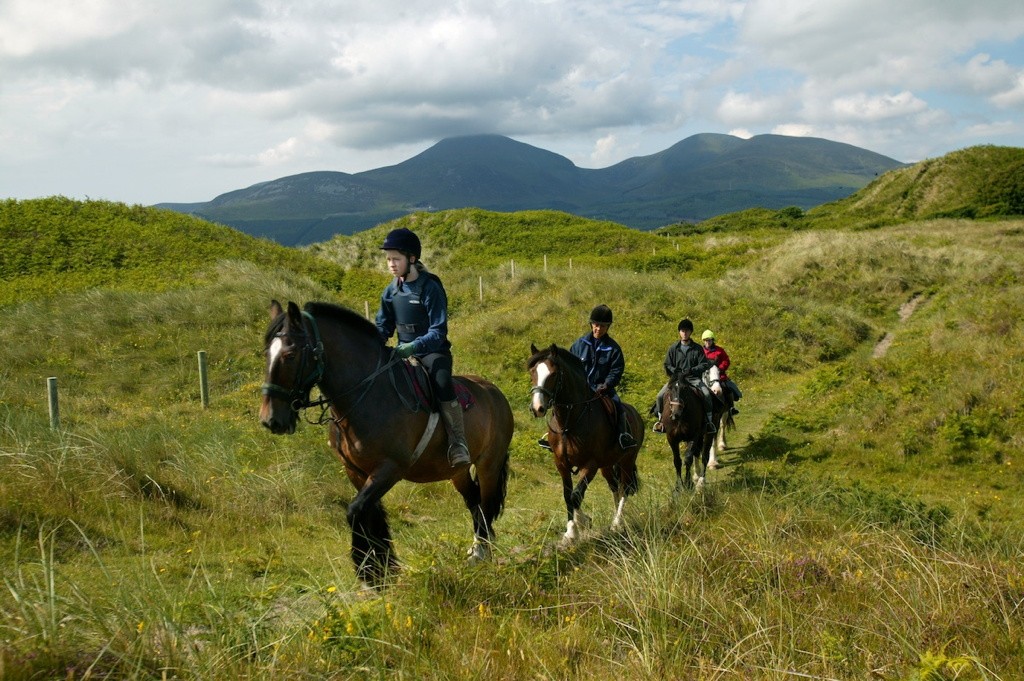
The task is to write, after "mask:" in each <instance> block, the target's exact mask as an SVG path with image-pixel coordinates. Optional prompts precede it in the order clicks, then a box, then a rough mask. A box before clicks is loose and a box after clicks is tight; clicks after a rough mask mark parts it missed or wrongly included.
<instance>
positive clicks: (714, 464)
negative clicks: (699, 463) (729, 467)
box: [707, 461, 718, 471]
mask: <svg viewBox="0 0 1024 681" xmlns="http://www.w3.org/2000/svg"><path fill="white" fill-rule="evenodd" d="M707 468H708V470H709V471H713V470H716V469H717V468H718V462H717V461H708V466H707Z"/></svg>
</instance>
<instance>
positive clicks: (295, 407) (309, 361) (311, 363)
mask: <svg viewBox="0 0 1024 681" xmlns="http://www.w3.org/2000/svg"><path fill="white" fill-rule="evenodd" d="M302 318H303V320H304V321H305V322H307V323H308V325H309V327H310V328H311V329H312V333H309V332H307V331H306V329H305V325H303V328H302V331H301V332H300V333H295V334H291V335H292V338H293V339H301V347H300V348H299V370H298V373H297V374H296V375H297V376H298V377H299V379H298V380H297V381H296V382H295V387H293V388H292V389H290V390H289V389H288V388H285V387H284V386H281V385H278V384H276V383H264V384H263V385H262V386H261V388H260V392H262V393H263V394H264V395H267V396H268V397H277V398H279V399H282V400H284V401H285V402H287V403H288V406H289V407H291V410H292V411H295V412H298V411H300V410H302V409H306V408H307V407H316V406H320V405H322V404H325V403H326V402H327V398H326V397H321V398H320V399H319V400H316V401H313V402H311V401H310V399H309V393H310V391H312V390H313V386H315V385H317V384H318V383H320V381H321V380H322V379H323V377H324V372H325V371H326V369H327V367H326V366H325V365H324V344H323V342H322V341H321V340H320V329H319V327H317V325H316V320H315V319H313V315H311V314H309V313H308V312H306V311H305V310H303V312H302ZM274 337H275V338H280V339H282V340H284V339H287V338H288V337H289V332H288V331H286V330H285V328H284V327H282V328H281V330H280V331H278V332H277V333H276V334H274ZM296 344H297V345H300V344H299V343H296Z"/></svg>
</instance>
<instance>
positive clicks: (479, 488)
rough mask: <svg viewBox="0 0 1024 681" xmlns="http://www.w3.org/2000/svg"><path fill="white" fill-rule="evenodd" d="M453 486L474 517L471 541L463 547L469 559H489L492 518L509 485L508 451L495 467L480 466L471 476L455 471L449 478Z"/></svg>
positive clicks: (492, 536) (497, 511) (499, 511)
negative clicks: (467, 545) (470, 543)
mask: <svg viewBox="0 0 1024 681" xmlns="http://www.w3.org/2000/svg"><path fill="white" fill-rule="evenodd" d="M452 483H453V484H454V485H455V489H457V490H458V491H459V494H461V495H462V499H463V500H464V501H465V503H466V508H467V509H469V513H470V516H471V517H472V519H473V544H472V546H470V547H469V549H468V550H467V551H466V555H468V556H469V560H470V561H471V562H477V561H483V560H489V559H490V557H491V542H492V541H493V539H494V526H493V523H494V521H495V519H497V517H498V516H499V515H501V512H502V511H503V510H504V507H505V493H506V490H507V489H508V454H507V453H506V454H505V455H504V456H502V460H501V464H500V465H499V466H497V467H496V470H490V468H488V467H483V466H481V467H479V468H478V470H477V478H476V479H475V480H474V479H473V478H471V477H470V476H469V475H468V474H466V475H462V474H457V475H456V476H455V478H453V479H452Z"/></svg>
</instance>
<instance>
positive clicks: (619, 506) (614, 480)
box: [601, 464, 628, 531]
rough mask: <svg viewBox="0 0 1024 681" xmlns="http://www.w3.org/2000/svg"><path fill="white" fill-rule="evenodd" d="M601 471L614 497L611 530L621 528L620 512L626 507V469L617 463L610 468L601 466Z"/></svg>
mask: <svg viewBox="0 0 1024 681" xmlns="http://www.w3.org/2000/svg"><path fill="white" fill-rule="evenodd" d="M601 473H602V474H603V475H604V477H605V478H606V479H607V480H608V486H609V487H611V489H612V497H613V498H614V499H615V517H614V518H612V530H615V531H618V530H621V529H622V512H623V510H624V509H625V507H626V489H627V485H628V481H627V479H626V475H627V469H626V468H625V467H624V466H622V465H619V464H616V465H614V466H612V467H610V468H602V469H601Z"/></svg>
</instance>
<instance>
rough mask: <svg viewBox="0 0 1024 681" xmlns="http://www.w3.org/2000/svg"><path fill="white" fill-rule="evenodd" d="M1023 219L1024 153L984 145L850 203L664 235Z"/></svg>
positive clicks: (764, 213) (761, 214) (740, 217)
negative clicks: (986, 219)
mask: <svg viewBox="0 0 1024 681" xmlns="http://www.w3.org/2000/svg"><path fill="white" fill-rule="evenodd" d="M1022 215H1024V148H1020V147H997V146H992V145H983V146H976V147H969V148H967V149H961V150H959V151H954V152H952V153H949V154H946V155H945V156H941V157H939V158H933V159H928V160H925V161H921V162H920V163H915V164H914V165H911V166H907V167H904V168H899V169H896V170H893V171H891V172H888V173H886V174H885V175H882V176H881V177H879V178H878V179H876V180H875V181H873V182H872V183H871V184H869V185H868V186H867V187H864V188H863V189H861V190H859V191H857V192H855V193H853V194H851V195H850V196H848V197H845V198H842V199H838V200H836V201H832V202H830V203H826V204H823V205H821V206H817V207H815V208H813V209H811V210H809V211H807V212H806V213H804V212H802V211H800V210H797V209H793V208H786V209H783V210H767V209H762V208H755V209H749V210H745V211H740V212H736V213H730V214H727V215H721V216H717V217H714V218H710V219H708V220H706V221H704V222H702V223H700V224H699V225H696V226H693V227H691V226H688V225H675V226H672V227H669V228H666V229H664V230H659V231H661V232H663V233H668V234H671V233H677V232H685V231H692V230H696V231H718V230H742V229H750V228H752V227H758V226H760V227H764V226H771V227H780V226H781V227H793V228H799V229H812V228H813V229H823V228H828V227H854V228H860V229H865V228H873V227H880V226H883V225H890V224H895V223H899V222H907V221H911V220H931V219H935V218H968V219H973V218H996V217H1016V216H1022Z"/></svg>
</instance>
